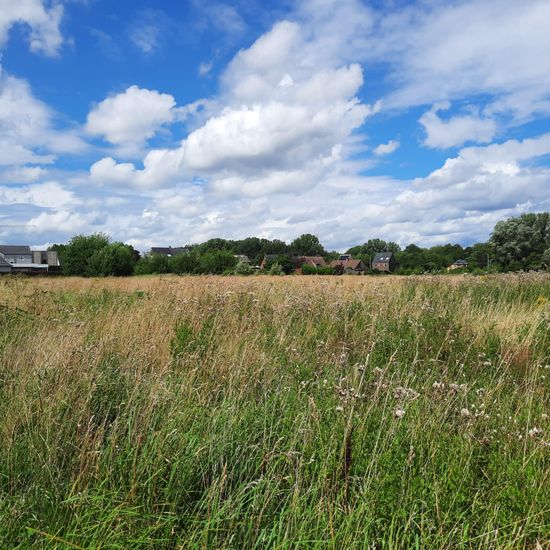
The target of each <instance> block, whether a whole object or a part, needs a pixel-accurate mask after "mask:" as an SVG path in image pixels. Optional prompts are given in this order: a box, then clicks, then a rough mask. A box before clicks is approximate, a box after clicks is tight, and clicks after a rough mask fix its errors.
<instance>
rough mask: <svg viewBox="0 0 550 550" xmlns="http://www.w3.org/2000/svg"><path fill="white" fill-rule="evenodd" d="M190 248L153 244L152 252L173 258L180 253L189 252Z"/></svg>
mask: <svg viewBox="0 0 550 550" xmlns="http://www.w3.org/2000/svg"><path fill="white" fill-rule="evenodd" d="M187 252H189V250H188V249H187V248H184V247H182V246H179V247H175V248H172V247H171V246H152V247H151V254H159V255H160V256H166V257H168V258H171V257H172V256H177V255H178V254H187Z"/></svg>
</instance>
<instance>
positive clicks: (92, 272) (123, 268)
mask: <svg viewBox="0 0 550 550" xmlns="http://www.w3.org/2000/svg"><path fill="white" fill-rule="evenodd" d="M134 258H135V251H134V249H133V248H132V247H131V246H130V245H127V244H123V243H110V244H108V245H107V246H105V247H103V248H101V249H100V250H96V252H94V254H93V255H92V257H91V258H90V260H89V262H88V267H87V270H86V275H88V276H91V277H108V276H115V277H121V276H127V275H132V273H133V272H134V265H135V260H134Z"/></svg>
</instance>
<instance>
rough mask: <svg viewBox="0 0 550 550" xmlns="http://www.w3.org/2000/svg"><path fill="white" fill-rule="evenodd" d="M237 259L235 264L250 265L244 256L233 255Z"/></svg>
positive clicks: (248, 259) (247, 258)
mask: <svg viewBox="0 0 550 550" xmlns="http://www.w3.org/2000/svg"><path fill="white" fill-rule="evenodd" d="M233 255H234V256H235V258H236V259H237V263H240V264H250V258H249V257H248V256H247V255H246V254H233Z"/></svg>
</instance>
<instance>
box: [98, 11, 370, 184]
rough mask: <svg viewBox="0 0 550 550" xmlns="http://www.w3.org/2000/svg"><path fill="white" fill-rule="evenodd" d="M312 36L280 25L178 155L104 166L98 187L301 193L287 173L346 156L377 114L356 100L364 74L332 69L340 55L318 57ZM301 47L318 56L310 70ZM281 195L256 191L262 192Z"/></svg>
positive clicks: (230, 73)
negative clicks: (287, 189) (283, 188)
mask: <svg viewBox="0 0 550 550" xmlns="http://www.w3.org/2000/svg"><path fill="white" fill-rule="evenodd" d="M311 34H312V33H311V32H309V29H308V28H307V27H306V26H304V27H301V26H300V25H299V24H298V23H292V22H289V21H283V22H281V23H278V24H276V25H275V26H274V27H273V28H272V29H271V30H270V31H269V32H267V33H266V34H264V35H263V36H261V37H260V38H259V39H258V40H256V42H254V44H253V45H252V46H251V47H250V48H248V49H246V50H241V51H240V52H239V53H238V54H237V56H236V57H235V58H234V60H233V61H232V62H231V63H230V65H229V67H228V68H227V70H226V72H225V74H224V75H223V78H222V86H223V91H222V94H221V96H220V97H219V98H218V99H217V100H216V101H213V102H212V103H211V104H210V105H208V110H209V112H210V113H211V116H210V117H209V118H207V120H206V122H205V123H204V124H203V125H202V126H200V127H199V128H197V129H196V130H194V131H193V132H191V133H190V134H189V135H188V136H187V138H186V139H185V140H184V141H183V142H182V143H181V146H180V147H179V148H176V149H156V150H155V149H154V150H152V151H150V152H149V153H148V154H147V155H146V156H145V158H144V160H143V168H142V169H139V168H136V167H135V166H134V165H128V164H124V165H117V164H116V163H115V162H114V161H113V160H112V159H103V160H101V161H98V163H96V164H94V166H92V169H91V175H92V179H93V181H95V182H97V183H118V184H120V183H121V182H122V181H123V179H124V177H126V178H127V179H126V181H127V184H128V185H134V186H137V187H141V188H147V187H149V188H151V189H154V188H161V187H166V186H170V185H174V184H176V183H179V182H182V181H186V180H187V181H191V180H192V179H193V178H194V177H200V178H204V179H206V180H207V181H210V182H214V181H215V182H216V183H215V184H213V188H214V189H222V188H223V189H225V190H227V188H228V185H229V184H228V182H231V185H230V187H231V188H232V189H233V190H234V188H235V185H237V183H238V182H242V187H243V189H244V188H246V189H247V190H248V191H247V192H250V187H251V185H252V186H253V185H254V183H253V182H262V181H266V178H267V179H269V180H270V181H274V180H278V181H282V180H284V181H286V182H289V181H294V182H295V185H297V186H299V185H300V183H299V182H300V178H297V177H290V176H289V177H286V176H285V175H284V172H289V174H292V175H294V174H296V172H297V171H299V170H304V171H306V172H307V171H308V170H309V167H310V166H311V163H312V161H315V160H316V159H317V161H322V159H329V158H332V155H333V151H335V150H339V151H342V150H343V151H346V146H348V145H349V144H350V142H351V141H353V139H352V134H353V132H354V131H355V130H356V129H358V128H359V127H361V126H362V124H363V123H364V121H365V120H366V118H367V117H368V116H370V115H372V114H373V113H374V112H376V111H377V110H378V108H379V106H378V105H375V106H368V105H365V104H363V103H361V102H360V101H359V99H357V95H356V94H357V93H358V91H359V89H360V87H361V86H362V84H363V74H362V70H361V67H360V66H359V65H358V64H349V65H343V66H332V64H333V63H334V62H335V60H340V58H339V56H335V55H333V54H330V53H328V52H327V55H326V56H325V57H322V56H319V55H318V53H317V51H318V50H319V49H320V47H321V43H320V41H321V40H322V39H321V38H319V37H316V36H311ZM304 36H310V38H304ZM311 41H313V42H314V43H311ZM335 47H341V44H338V45H337V46H335ZM301 48H302V49H306V50H309V51H311V52H312V54H314V58H312V64H311V65H304V63H303V59H302V57H301V55H300V49H301ZM313 62H314V63H313ZM217 106H219V108H218V112H216V108H217ZM133 112H134V111H133ZM306 179H307V178H306V177H304V178H302V181H305V180H306ZM220 181H224V182H225V184H224V185H222V184H220ZM279 188H280V186H279V185H271V184H270V185H265V186H264V185H262V186H260V185H258V190H261V189H264V191H263V192H264V193H269V190H277V189H279Z"/></svg>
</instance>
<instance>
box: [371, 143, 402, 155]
mask: <svg viewBox="0 0 550 550" xmlns="http://www.w3.org/2000/svg"><path fill="white" fill-rule="evenodd" d="M399 145H400V143H399V142H398V141H396V140H394V139H390V141H388V143H381V144H380V145H378V146H377V147H375V148H374V154H375V155H379V156H382V155H390V154H391V153H393V152H394V151H397V149H399Z"/></svg>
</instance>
